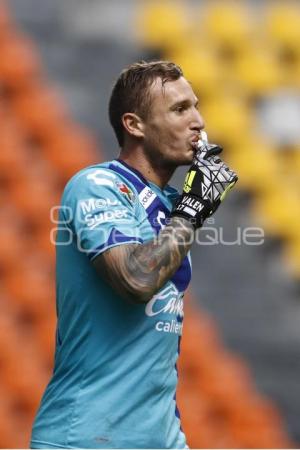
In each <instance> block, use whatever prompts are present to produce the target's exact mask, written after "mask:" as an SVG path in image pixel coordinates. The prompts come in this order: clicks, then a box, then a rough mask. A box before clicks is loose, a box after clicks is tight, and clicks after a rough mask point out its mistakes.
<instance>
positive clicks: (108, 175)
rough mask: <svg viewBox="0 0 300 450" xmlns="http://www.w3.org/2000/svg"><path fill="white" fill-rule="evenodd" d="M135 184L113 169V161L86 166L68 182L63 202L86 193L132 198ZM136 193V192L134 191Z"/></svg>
mask: <svg viewBox="0 0 300 450" xmlns="http://www.w3.org/2000/svg"><path fill="white" fill-rule="evenodd" d="M134 191H135V188H134V186H133V185H132V184H131V183H130V182H129V181H128V180H127V179H126V178H125V177H123V176H122V175H120V174H119V173H117V172H115V171H114V170H113V166H112V164H111V162H109V161H108V162H104V163H101V164H96V165H93V166H88V167H85V168H84V169H82V170H80V171H79V172H77V173H76V174H75V175H74V176H73V177H72V178H71V179H70V180H69V181H68V183H67V184H66V186H65V189H64V192H63V196H62V203H66V202H67V203H69V202H70V201H72V199H73V198H78V197H81V196H85V195H95V196H99V197H101V196H102V195H107V194H108V193H109V194H110V195H113V196H116V197H120V198H122V197H126V196H128V197H129V198H130V195H131V194H133V192H134ZM134 194H135V192H134Z"/></svg>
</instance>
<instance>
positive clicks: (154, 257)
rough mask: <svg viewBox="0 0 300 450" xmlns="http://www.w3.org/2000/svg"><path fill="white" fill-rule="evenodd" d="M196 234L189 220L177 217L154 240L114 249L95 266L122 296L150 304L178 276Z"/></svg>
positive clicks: (99, 259) (104, 254)
mask: <svg viewBox="0 0 300 450" xmlns="http://www.w3.org/2000/svg"><path fill="white" fill-rule="evenodd" d="M193 234H194V228H193V226H192V225H191V224H190V223H189V222H188V221H187V220H185V219H183V218H180V217H174V218H172V219H171V221H170V223H169V225H168V226H166V227H165V228H164V229H163V230H161V232H160V233H159V234H158V236H157V238H155V239H154V240H152V241H150V242H147V243H146V244H142V245H138V244H126V245H119V246H117V247H113V248H111V249H108V250H107V251H105V252H104V253H102V254H100V255H99V256H98V257H97V258H95V259H94V261H93V264H94V265H95V267H96V269H97V270H98V271H99V273H100V275H101V276H102V277H104V278H105V279H106V280H107V282H108V283H109V284H110V285H111V286H112V287H113V288H114V289H115V290H116V291H117V292H118V293H119V294H120V295H122V296H123V297H125V298H127V299H128V300H130V301H134V302H138V303H146V302H147V301H148V300H150V299H151V298H152V296H153V295H154V294H155V293H156V292H157V291H158V290H159V289H160V288H161V287H162V286H163V285H164V284H165V283H166V281H167V280H168V279H169V278H170V277H172V275H173V274H174V273H175V272H176V270H177V269H178V267H179V266H180V264H181V262H182V260H183V258H184V257H185V256H186V254H187V252H188V251H189V249H190V247H191V244H192V238H193Z"/></svg>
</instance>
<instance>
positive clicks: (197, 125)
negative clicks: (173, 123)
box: [190, 108, 205, 132]
mask: <svg viewBox="0 0 300 450" xmlns="http://www.w3.org/2000/svg"><path fill="white" fill-rule="evenodd" d="M204 127H205V123H204V119H203V117H202V116H201V114H200V113H199V111H198V109H197V108H195V109H194V113H193V117H192V121H191V124H190V129H191V130H193V131H197V132H200V131H201V130H203V128H204Z"/></svg>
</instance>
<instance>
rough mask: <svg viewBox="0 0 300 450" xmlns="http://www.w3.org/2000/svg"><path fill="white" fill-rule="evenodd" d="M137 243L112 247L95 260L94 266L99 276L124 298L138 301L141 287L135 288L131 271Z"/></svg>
mask: <svg viewBox="0 0 300 450" xmlns="http://www.w3.org/2000/svg"><path fill="white" fill-rule="evenodd" d="M137 245H139V244H137V243H134V244H123V245H118V246H115V247H112V248H110V249H108V250H106V251H105V252H103V253H101V254H100V255H98V256H97V257H96V258H95V259H94V260H93V265H94V267H95V268H96V270H97V272H98V273H99V275H100V276H101V277H102V278H104V279H105V280H106V281H107V282H108V283H109V284H110V286H111V287H112V288H113V289H114V290H115V291H116V292H117V293H118V294H120V295H121V296H122V297H124V298H126V299H128V300H131V301H138V299H137V296H138V294H140V293H141V292H139V290H138V288H139V286H136V288H137V290H138V291H137V292H136V290H135V287H134V276H132V273H131V269H130V259H131V257H132V256H133V252H134V250H135V249H136V247H137Z"/></svg>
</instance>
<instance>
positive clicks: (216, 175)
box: [171, 142, 238, 228]
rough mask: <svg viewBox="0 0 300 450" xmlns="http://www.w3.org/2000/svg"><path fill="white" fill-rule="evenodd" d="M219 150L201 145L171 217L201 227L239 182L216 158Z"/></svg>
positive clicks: (216, 147)
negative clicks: (179, 218)
mask: <svg viewBox="0 0 300 450" xmlns="http://www.w3.org/2000/svg"><path fill="white" fill-rule="evenodd" d="M221 152H222V148H221V147H219V146H218V145H216V144H209V143H207V142H205V143H202V145H201V146H199V149H198V151H197V153H196V155H195V158H194V161H193V164H192V166H191V167H190V169H189V171H188V172H187V174H186V177H185V181H184V186H183V193H182V195H181V196H180V197H179V199H178V200H177V202H176V204H175V207H174V209H173V211H172V213H171V216H181V217H184V218H186V219H187V220H189V221H190V222H191V223H193V225H194V227H195V228H200V227H201V226H202V225H203V222H204V220H205V219H206V218H207V217H209V216H210V215H211V214H213V213H214V212H215V211H216V210H217V208H218V207H219V205H220V203H221V202H222V201H223V200H224V198H225V197H226V195H227V193H228V191H229V190H230V189H232V188H233V186H234V185H235V183H236V182H237V180H238V177H237V175H236V174H235V172H233V171H232V170H230V169H229V167H227V165H226V164H225V163H224V162H223V161H222V160H221V159H220V158H219V156H218V155H219V154H220V153H221Z"/></svg>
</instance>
